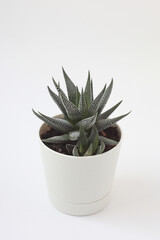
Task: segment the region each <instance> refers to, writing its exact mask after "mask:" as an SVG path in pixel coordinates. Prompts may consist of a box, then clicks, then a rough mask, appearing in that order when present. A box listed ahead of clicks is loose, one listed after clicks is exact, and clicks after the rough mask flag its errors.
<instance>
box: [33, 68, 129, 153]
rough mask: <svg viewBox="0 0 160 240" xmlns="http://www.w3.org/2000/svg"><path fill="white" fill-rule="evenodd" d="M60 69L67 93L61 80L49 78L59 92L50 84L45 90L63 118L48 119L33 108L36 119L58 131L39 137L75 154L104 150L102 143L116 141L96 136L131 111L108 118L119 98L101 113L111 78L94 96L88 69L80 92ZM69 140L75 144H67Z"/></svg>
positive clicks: (107, 95) (112, 143)
mask: <svg viewBox="0 0 160 240" xmlns="http://www.w3.org/2000/svg"><path fill="white" fill-rule="evenodd" d="M62 70H63V76H64V79H65V83H66V87H67V93H68V96H66V94H65V93H64V92H63V90H62V89H61V87H60V83H57V82H56V81H55V80H54V78H52V80H53V83H54V86H55V88H56V89H57V91H58V95H57V94H55V93H54V92H53V91H52V90H51V89H50V88H49V87H48V91H49V93H50V96H51V97H52V99H53V100H54V102H55V103H56V104H57V106H58V107H59V109H60V110H61V112H62V114H63V118H62V119H60V118H51V117H48V116H46V115H44V114H42V113H40V112H38V113H37V112H35V111H34V110H33V112H34V114H35V115H36V116H37V117H38V118H40V119H41V120H42V121H44V122H45V123H46V124H48V125H49V126H50V127H51V128H53V129H56V130H57V131H58V132H59V133H60V135H59V136H54V137H50V138H48V139H42V141H43V142H47V143H66V149H67V150H68V152H69V153H71V154H72V155H74V156H83V155H84V156H90V155H95V154H99V153H102V152H103V151H104V149H105V144H108V145H116V144H117V142H116V141H113V140H111V139H109V138H106V137H103V136H100V135H99V133H100V132H102V131H103V130H104V129H106V128H108V127H110V126H112V125H114V124H115V123H116V122H118V121H119V120H120V119H122V118H124V117H125V116H127V115H128V114H129V113H130V112H129V113H127V114H124V115H121V116H118V117H116V118H109V116H110V115H111V114H112V113H113V111H114V110H115V109H116V108H117V107H118V106H119V105H120V104H121V102H122V101H120V102H119V103H117V104H116V105H114V106H113V107H112V108H110V109H108V110H107V111H105V112H103V113H102V111H103V109H104V107H105V105H106V103H107V101H108V99H109V97H110V94H111V91H112V87H113V79H112V80H111V83H110V84H109V86H108V87H106V85H105V86H104V87H103V89H102V91H101V92H100V93H99V94H98V95H97V97H96V98H94V97H93V83H92V80H91V77H90V72H88V78H87V83H86V86H85V89H83V88H82V91H81V93H80V91H79V89H78V87H77V86H75V84H74V83H73V82H72V81H71V79H70V78H69V77H68V75H67V74H66V72H65V71H64V69H63V68H62ZM72 141H73V143H74V144H68V143H67V142H72ZM75 142H76V144H75Z"/></svg>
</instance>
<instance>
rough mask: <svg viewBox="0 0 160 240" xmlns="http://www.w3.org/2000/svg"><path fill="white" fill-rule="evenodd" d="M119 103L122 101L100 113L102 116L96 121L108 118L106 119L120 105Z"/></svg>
mask: <svg viewBox="0 0 160 240" xmlns="http://www.w3.org/2000/svg"><path fill="white" fill-rule="evenodd" d="M121 102H122V101H120V102H119V103H117V104H116V105H114V106H113V107H112V108H110V109H109V110H107V111H106V112H104V113H102V114H101V115H100V116H99V117H98V120H101V119H106V118H108V117H109V116H110V115H111V114H112V113H113V112H114V110H116V108H117V107H118V106H119V105H120V104H121Z"/></svg>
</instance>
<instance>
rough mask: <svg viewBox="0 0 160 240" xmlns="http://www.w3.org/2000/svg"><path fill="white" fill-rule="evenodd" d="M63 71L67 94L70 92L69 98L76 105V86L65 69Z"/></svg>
mask: <svg viewBox="0 0 160 240" xmlns="http://www.w3.org/2000/svg"><path fill="white" fill-rule="evenodd" d="M62 70H63V76H64V79H65V82H66V87H67V92H68V98H69V100H70V101H71V102H72V103H74V104H75V105H76V91H77V89H76V86H75V85H74V83H73V82H72V81H71V79H70V78H69V77H68V75H67V73H66V72H65V70H64V68H62Z"/></svg>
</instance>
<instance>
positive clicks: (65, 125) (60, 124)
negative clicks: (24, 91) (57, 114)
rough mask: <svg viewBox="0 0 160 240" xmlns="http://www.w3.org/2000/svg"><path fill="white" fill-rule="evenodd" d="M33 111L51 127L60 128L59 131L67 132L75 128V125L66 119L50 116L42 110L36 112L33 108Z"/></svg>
mask: <svg viewBox="0 0 160 240" xmlns="http://www.w3.org/2000/svg"><path fill="white" fill-rule="evenodd" d="M32 111H33V113H34V114H35V115H36V116H37V117H38V118H40V119H41V120H42V121H44V122H45V123H46V124H48V125H49V126H50V127H51V128H54V129H56V130H58V131H59V132H62V133H66V132H69V131H71V130H72V129H73V126H72V125H71V124H70V123H69V122H68V121H66V120H64V119H60V118H50V117H48V116H46V115H44V114H42V113H40V112H39V113H36V112H35V111H34V110H33V109H32Z"/></svg>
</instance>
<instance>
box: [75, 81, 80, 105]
mask: <svg viewBox="0 0 160 240" xmlns="http://www.w3.org/2000/svg"><path fill="white" fill-rule="evenodd" d="M79 99H80V92H79V89H78V87H77V86H76V106H77V107H78V105H79Z"/></svg>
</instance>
